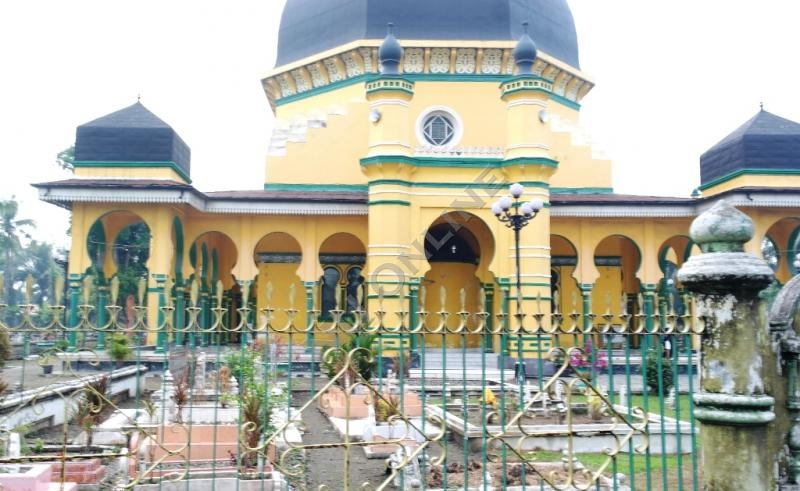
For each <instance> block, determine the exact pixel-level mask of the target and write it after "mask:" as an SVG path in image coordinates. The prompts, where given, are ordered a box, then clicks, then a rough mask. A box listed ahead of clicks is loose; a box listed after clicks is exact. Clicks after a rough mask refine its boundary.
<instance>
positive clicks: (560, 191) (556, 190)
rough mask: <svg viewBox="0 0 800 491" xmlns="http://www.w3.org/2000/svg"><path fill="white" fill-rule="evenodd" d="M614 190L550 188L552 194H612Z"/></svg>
mask: <svg viewBox="0 0 800 491" xmlns="http://www.w3.org/2000/svg"><path fill="white" fill-rule="evenodd" d="M613 192H614V188H591V187H589V188H550V193H551V194H612V193H613Z"/></svg>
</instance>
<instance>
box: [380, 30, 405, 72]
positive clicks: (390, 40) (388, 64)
mask: <svg viewBox="0 0 800 491" xmlns="http://www.w3.org/2000/svg"><path fill="white" fill-rule="evenodd" d="M392 27H394V24H391V23H390V24H389V26H388V32H387V33H386V38H384V40H383V43H382V44H381V47H380V49H378V59H379V60H380V62H381V69H382V70H381V71H382V72H383V74H384V75H397V74H399V73H400V59H401V58H403V47H402V46H400V43H399V42H398V41H397V38H396V37H394V34H392Z"/></svg>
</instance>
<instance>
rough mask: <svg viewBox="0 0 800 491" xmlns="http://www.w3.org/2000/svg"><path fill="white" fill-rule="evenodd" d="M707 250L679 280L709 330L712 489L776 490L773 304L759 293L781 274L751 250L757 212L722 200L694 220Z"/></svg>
mask: <svg viewBox="0 0 800 491" xmlns="http://www.w3.org/2000/svg"><path fill="white" fill-rule="evenodd" d="M690 235H691V237H692V239H693V240H694V241H695V242H696V243H697V244H698V245H699V246H700V249H701V251H702V254H700V255H698V256H694V257H692V258H690V259H689V260H688V261H687V262H686V264H684V266H683V267H682V268H681V269H680V271H679V272H678V279H679V280H680V281H681V282H682V283H683V285H684V286H685V287H686V289H687V290H689V291H690V292H693V293H694V294H695V299H696V301H697V316H698V317H699V318H700V322H704V323H705V329H704V331H703V333H702V343H701V350H702V351H701V360H702V366H701V370H700V377H701V379H700V391H699V393H696V394H694V403H695V416H696V418H697V419H698V420H699V421H700V423H701V424H700V435H701V437H700V440H701V441H702V458H703V460H702V462H703V482H704V486H703V488H704V489H707V490H734V489H735V490H742V489H748V490H750V489H752V490H767V489H774V487H775V477H774V465H775V459H776V456H775V455H774V453H772V452H770V451H768V448H769V447H770V446H769V445H767V444H766V442H767V435H768V431H767V425H768V424H769V423H770V422H771V421H772V420H774V419H775V413H774V409H773V405H774V402H775V401H774V399H773V397H771V396H770V395H769V394H768V393H767V391H766V390H765V382H764V373H765V365H771V364H774V360H775V358H774V355H773V354H772V351H771V349H770V345H769V334H768V329H767V322H766V303H765V302H764V301H763V300H762V299H760V298H759V297H758V292H760V291H761V290H763V289H764V288H765V287H766V286H767V285H769V284H770V282H771V281H772V279H773V273H772V270H771V269H770V268H769V266H767V264H766V262H764V260H762V259H761V258H758V257H756V256H754V255H752V254H749V253H745V252H744V244H745V242H747V241H749V240H750V239H752V238H753V222H752V221H751V220H750V218H749V217H748V216H747V215H745V214H744V213H741V212H740V211H738V210H737V209H735V208H733V207H732V206H730V205H728V204H727V203H725V202H722V201H721V202H718V203H717V204H715V205H714V206H713V207H712V208H711V209H710V210H708V211H707V212H705V213H703V214H702V215H700V216H699V217H697V219H695V221H694V222H693V223H692V226H691V230H690Z"/></svg>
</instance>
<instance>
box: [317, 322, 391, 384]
mask: <svg viewBox="0 0 800 491" xmlns="http://www.w3.org/2000/svg"><path fill="white" fill-rule="evenodd" d="M376 338H377V336H376V335H375V334H363V333H358V334H352V335H350V339H349V340H348V341H347V342H346V343H344V344H342V345H341V346H340V347H339V348H332V347H331V348H327V349H326V350H325V351H324V353H323V356H322V359H323V362H322V370H323V372H324V373H325V375H327V376H328V377H330V378H334V377H336V375H337V374H338V373H340V372H341V371H342V370H345V372H344V375H343V376H342V377H341V378H339V379H338V383H339V385H342V386H345V385H346V384H347V381H348V380H349V381H350V382H351V383H352V382H355V381H357V380H358V378H359V377H360V378H361V379H362V380H370V379H371V378H372V376H373V374H374V373H375V370H376V369H377V367H378V362H377V357H376V356H375V353H374V352H373V350H372V345H373V343H374V342H375V339H376ZM348 356H349V360H350V362H349V363H348Z"/></svg>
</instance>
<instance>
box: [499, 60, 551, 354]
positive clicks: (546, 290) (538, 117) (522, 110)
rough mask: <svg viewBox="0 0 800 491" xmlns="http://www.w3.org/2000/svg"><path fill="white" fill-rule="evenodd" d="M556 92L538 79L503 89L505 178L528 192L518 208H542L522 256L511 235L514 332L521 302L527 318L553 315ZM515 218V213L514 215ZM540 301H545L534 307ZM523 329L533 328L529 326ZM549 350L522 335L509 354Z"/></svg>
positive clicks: (527, 231) (545, 342)
mask: <svg viewBox="0 0 800 491" xmlns="http://www.w3.org/2000/svg"><path fill="white" fill-rule="evenodd" d="M551 88H552V84H550V82H548V81H547V80H544V79H540V78H539V77H536V76H534V75H521V76H518V77H514V78H512V79H509V80H507V81H506V82H504V83H503V84H502V85H501V94H502V99H503V101H505V103H506V127H507V134H506V147H505V158H504V161H503V162H502V164H501V165H502V167H503V170H504V174H505V177H506V179H508V181H509V182H511V183H521V184H523V185H524V186H525V189H524V192H523V193H522V194H521V196H519V199H518V202H529V201H531V200H540V201H541V203H542V205H543V207H542V208H541V210H540V211H539V212H538V214H537V215H536V216H535V217H534V218H532V219H531V220H530V221H529V222H528V224H527V226H525V227H524V228H522V229H520V230H519V250H517V245H516V243H515V240H514V239H515V237H513V234H514V229H513V228H512V229H511V230H508V231H506V233H508V234H512V240H511V241H510V244H509V247H508V248H507V249H506V251H507V252H506V253H505V254H504V255H506V257H507V264H508V265H509V267H507V268H505V269H506V271H509V272H510V275H509V276H508V283H509V284H510V285H511V286H512V288H511V292H512V297H511V302H509V311H510V313H511V314H512V315H511V319H512V320H511V321H510V322H511V323H510V329H511V331H512V332H513V331H515V330H516V329H517V328H518V323H517V322H516V320H514V313H515V312H516V300H517V297H519V298H520V299H521V300H522V302H523V304H522V308H523V311H527V313H532V311H533V310H537V309H541V310H542V311H543V313H549V311H550V301H549V299H550V212H549V198H550V193H549V182H550V178H551V177H552V176H553V174H554V173H555V172H556V169H557V164H558V163H557V161H556V160H555V159H553V158H552V156H551V154H550V147H549V145H548V139H549V138H550V134H549V132H548V130H547V125H546V122H547V117H546V109H547V101H548V99H549V90H550V89H551ZM521 209H522V208H521V207H520V208H516V213H519V212H520V211H521ZM511 212H512V213H514V212H515V211H514V209H512V210H511ZM501 233H502V232H501ZM501 252H503V251H502V250H501ZM517 254H519V265H520V268H519V269H520V270H519V272H517V267H516V260H517ZM517 274H519V282H520V291H519V292H517V291H516V287H515V285H516V282H517ZM537 298H541V299H543V300H545V299H546V301H542V302H538V303H537V302H532V300H534V299H537ZM526 306H527V307H526ZM524 326H526V327H534V326H533V324H532V321H530V320H529V322H527V323H525V324H524ZM520 343H521V344H522V346H520ZM549 347H550V340H549V339H543V338H542V337H537V336H518V335H514V336H511V337H510V338H509V340H508V346H507V348H508V352H509V354H510V355H511V356H516V357H520V356H524V357H534V356H538V355H542V354H545V353H546V352H547V350H548V349H549Z"/></svg>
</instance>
